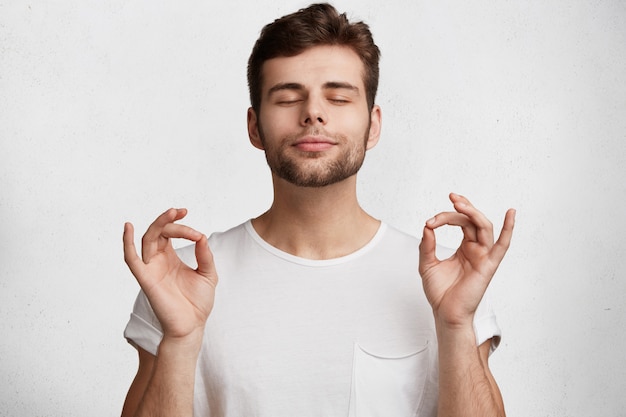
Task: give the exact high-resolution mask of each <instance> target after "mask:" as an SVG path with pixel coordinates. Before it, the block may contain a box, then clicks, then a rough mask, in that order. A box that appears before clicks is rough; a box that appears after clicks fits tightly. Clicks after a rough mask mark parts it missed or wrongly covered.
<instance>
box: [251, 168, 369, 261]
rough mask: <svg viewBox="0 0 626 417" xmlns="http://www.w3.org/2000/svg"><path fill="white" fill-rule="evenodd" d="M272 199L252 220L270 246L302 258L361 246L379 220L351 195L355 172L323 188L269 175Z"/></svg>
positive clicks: (338, 254) (338, 253) (327, 256)
mask: <svg viewBox="0 0 626 417" xmlns="http://www.w3.org/2000/svg"><path fill="white" fill-rule="evenodd" d="M273 183H274V201H273V203H272V206H271V207H270V209H269V210H268V211H267V212H265V213H264V214H263V215H261V216H260V217H258V218H256V219H254V220H253V221H252V224H253V226H254V228H255V230H256V231H257V233H258V234H259V235H260V236H261V237H262V238H263V239H264V240H265V241H266V242H268V243H269V244H270V245H272V246H274V247H276V248H278V249H280V250H282V251H284V252H287V253H290V254H292V255H295V256H299V257H302V258H308V259H332V258H338V257H341V256H345V255H348V254H350V253H352V252H355V251H356V250H358V249H360V248H362V247H363V246H365V245H366V244H367V243H368V242H369V241H370V240H371V239H372V238H373V237H374V235H375V234H376V232H377V231H378V227H379V225H380V222H379V221H378V220H376V219H374V218H373V217H371V216H370V215H369V214H367V213H366V212H365V211H364V210H363V209H362V208H361V206H360V205H359V203H358V200H357V197H356V176H352V177H350V178H348V179H346V180H344V181H341V182H339V183H336V184H332V185H329V186H326V187H319V188H309V187H297V186H294V185H293V184H290V183H288V182H286V181H284V180H282V179H280V178H275V177H274V178H273Z"/></svg>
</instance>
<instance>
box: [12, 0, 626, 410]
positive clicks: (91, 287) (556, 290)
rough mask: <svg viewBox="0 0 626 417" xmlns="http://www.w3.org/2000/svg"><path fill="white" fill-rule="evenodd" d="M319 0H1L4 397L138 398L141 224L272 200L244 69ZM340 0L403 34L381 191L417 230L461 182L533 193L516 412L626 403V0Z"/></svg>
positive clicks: (513, 254) (386, 58)
mask: <svg viewBox="0 0 626 417" xmlns="http://www.w3.org/2000/svg"><path fill="white" fill-rule="evenodd" d="M307 4H308V3H307V2H301V1H291V0H281V1H269V0H259V1H256V2H250V3H248V2H244V1H241V0H239V1H231V2H228V3H227V2H224V3H223V4H211V3H209V2H201V1H191V0H184V1H181V2H176V3H174V2H164V1H146V0H135V1H121V0H104V1H95V0H84V1H77V0H68V1H63V2H60V1H58V2H44V1H41V0H33V1H30V2H22V1H15V0H14V1H8V2H1V3H0V143H1V150H0V187H1V189H0V219H1V229H0V233H1V234H0V371H1V374H2V375H3V378H2V381H0V415H2V416H29V417H32V416H65V417H71V416H85V415H90V416H109V415H116V414H118V413H119V411H120V409H121V405H122V402H123V399H124V395H125V392H126V390H127V388H128V385H129V384H130V381H131V379H132V376H133V375H134V372H135V369H136V368H135V367H136V356H135V353H134V350H133V349H132V348H131V347H130V346H128V345H127V343H126V342H125V340H124V339H123V338H122V330H123V328H124V326H125V324H126V321H127V319H128V314H129V312H130V309H131V307H132V302H133V300H134V297H135V295H136V292H137V290H138V285H137V284H136V282H135V281H134V279H133V278H132V276H131V275H130V273H129V272H128V271H127V270H126V267H125V265H124V264H123V261H122V251H121V233H122V225H123V222H124V221H126V220H131V221H133V222H134V223H135V226H136V228H137V229H138V230H139V231H143V230H145V227H147V225H148V224H149V223H150V222H151V221H152V219H153V218H154V217H155V216H156V215H157V214H158V213H160V212H162V211H163V210H164V209H166V208H168V207H171V206H184V207H187V208H188V209H189V210H190V214H189V216H188V219H187V224H190V225H192V226H194V227H196V228H199V229H201V230H203V231H206V232H210V231H216V230H224V229H226V228H228V227H230V226H232V225H235V224H237V223H239V222H241V221H243V220H245V219H247V218H249V217H253V216H256V215H257V214H259V213H260V212H262V211H263V210H265V208H266V207H267V206H268V204H269V203H270V199H271V189H270V181H269V174H268V170H267V168H266V167H265V162H264V158H263V156H262V154H261V153H260V152H258V151H256V150H255V149H253V148H252V147H251V146H250V145H249V144H248V141H247V136H246V129H245V114H246V108H247V106H248V102H247V88H246V82H245V64H246V60H247V57H248V54H249V51H250V48H251V47H252V44H253V42H254V40H255V39H256V37H257V35H258V32H259V30H260V28H261V26H262V25H264V24H265V23H267V22H269V21H271V20H273V19H274V18H276V17H278V16H280V15H283V14H285V13H288V12H291V11H294V10H295V9H297V8H299V7H302V6H306V5H307ZM335 4H336V6H337V7H338V8H339V9H340V10H346V11H348V12H349V14H350V15H351V16H353V17H356V18H359V19H364V20H365V21H367V22H368V23H370V26H371V28H372V30H373V32H374V35H375V38H376V40H377V43H378V44H379V46H380V47H381V49H382V51H383V59H382V63H381V71H382V79H381V85H380V93H379V97H378V103H379V104H380V105H381V106H382V108H383V117H384V127H383V136H382V139H381V143H380V144H379V145H378V147H377V148H375V149H374V150H372V151H371V152H370V154H369V156H368V158H367V160H366V163H365V167H364V169H363V171H362V174H361V178H360V197H361V200H362V203H363V205H364V206H365V208H366V209H368V210H369V211H370V212H371V213H372V214H374V215H375V216H377V217H380V218H383V219H385V220H386V221H387V222H389V223H391V224H393V225H395V226H398V227H400V228H402V229H404V230H407V231H411V232H413V233H415V234H418V233H419V232H420V230H421V226H422V224H423V222H424V221H425V220H426V219H427V218H429V217H430V216H431V215H433V214H435V213H436V212H439V211H442V210H446V209H447V208H448V207H449V205H448V201H447V193H448V192H450V191H455V192H460V193H463V194H465V195H467V196H469V197H470V198H471V199H472V201H474V202H475V204H476V205H477V206H479V207H480V208H481V209H482V210H483V211H484V212H485V213H487V214H488V215H489V216H490V218H492V220H493V221H494V223H495V224H497V225H499V224H501V221H502V219H503V215H504V212H505V210H506V209H507V208H508V207H510V206H512V207H516V208H517V209H518V223H517V228H516V232H515V236H514V242H513V246H512V248H511V250H510V253H509V254H508V256H507V258H506V259H505V262H504V264H503V265H502V267H501V269H500V271H499V273H498V275H497V276H496V280H495V281H494V283H493V285H492V287H493V292H494V293H495V295H496V302H495V304H496V308H497V309H498V313H499V321H500V324H501V326H502V327H503V329H504V332H505V333H504V338H503V343H502V345H501V348H500V349H499V351H498V352H497V353H496V354H495V355H494V356H493V357H492V361H491V362H492V367H493V370H494V374H495V375H496V378H497V380H498V381H499V384H500V386H501V389H502V391H503V395H504V397H505V402H506V404H507V409H508V413H509V415H511V416H576V417H578V416H580V417H586V416H592V415H597V416H600V415H601V416H624V415H625V414H624V409H625V408H626V399H625V397H624V395H623V393H624V392H625V391H626V356H625V355H624V353H623V352H624V351H625V350H626V338H625V337H624V329H625V325H626V311H625V295H624V294H626V280H625V276H624V275H625V272H626V256H624V251H625V249H626V237H625V236H626V221H625V219H624V209H623V205H624V203H625V202H626V198H625V197H626V183H625V181H624V174H625V168H624V167H625V164H626V118H625V117H624V115H625V114H626V3H624V2H621V1H618V0H612V1H611V0H605V1H583V0H570V1H565V0H560V1H551V2H543V1H536V0H531V1H528V2H487V1H475V2H463V1H458V0H447V1H441V2H427V1H421V0H420V1H408V0H390V1H387V2H375V1H372V0H365V1H356V0H340V1H337V2H336V3H335ZM457 238H458V234H457V233H455V232H454V231H448V232H443V233H442V234H441V240H442V241H443V242H444V243H447V244H449V245H453V244H454V243H455V242H456V239H457Z"/></svg>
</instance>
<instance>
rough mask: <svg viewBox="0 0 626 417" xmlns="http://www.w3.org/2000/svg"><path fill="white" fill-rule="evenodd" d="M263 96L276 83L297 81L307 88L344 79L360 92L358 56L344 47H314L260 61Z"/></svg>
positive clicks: (360, 81)
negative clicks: (289, 55)
mask: <svg viewBox="0 0 626 417" xmlns="http://www.w3.org/2000/svg"><path fill="white" fill-rule="evenodd" d="M262 74H263V77H262V79H263V87H262V90H263V95H265V93H267V91H269V89H270V88H272V86H274V85H276V84H280V83H299V84H302V85H304V86H305V87H307V88H315V87H319V86H322V85H323V84H325V83H327V82H336V81H338V82H341V81H342V82H348V83H350V84H352V85H355V86H356V87H358V88H359V90H361V91H363V89H364V83H363V74H364V66H363V62H361V59H360V58H359V56H358V55H357V54H356V53H355V52H354V51H353V50H352V49H350V48H348V47H345V46H330V45H324V46H315V47H312V48H309V49H307V50H305V51H304V52H302V53H300V54H298V55H295V56H291V57H277V58H272V59H269V60H267V61H265V62H264V63H263V68H262Z"/></svg>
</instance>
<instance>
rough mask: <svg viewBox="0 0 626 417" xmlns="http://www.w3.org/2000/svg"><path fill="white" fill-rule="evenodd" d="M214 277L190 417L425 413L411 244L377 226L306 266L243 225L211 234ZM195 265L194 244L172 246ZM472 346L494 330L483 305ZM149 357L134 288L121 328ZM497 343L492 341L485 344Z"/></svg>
mask: <svg viewBox="0 0 626 417" xmlns="http://www.w3.org/2000/svg"><path fill="white" fill-rule="evenodd" d="M209 245H210V247H211V250H212V252H213V254H214V259H215V264H216V268H217V272H218V275H219V284H218V286H217V292H216V299H215V306H214V308H213V311H212V312H211V315H210V316H209V319H208V321H207V324H206V330H205V333H204V340H203V345H202V349H201V352H200V356H199V358H198V364H197V370H196V383H195V395H194V416H196V417H200V416H203V417H204V416H210V417H217V416H229V417H234V416H238V417H239V416H240V417H251V416H258V417H294V416H298V417H306V416H311V417H322V416H325V417H326V416H329V417H373V416H393V417H404V416H407V417H408V416H434V415H435V414H436V405H437V392H438V386H437V372H438V370H437V339H436V336H435V329H434V319H433V314H432V310H431V307H430V305H429V303H428V301H427V300H426V297H425V295H424V291H423V287H422V282H421V278H420V276H419V273H418V256H419V251H418V246H419V240H418V239H416V238H414V237H411V236H409V235H406V234H404V233H402V232H399V231H397V230H396V229H393V228H392V227H390V226H387V225H386V224H384V223H383V224H382V225H381V226H380V228H379V230H378V232H377V234H376V235H375V237H374V238H373V239H372V240H371V241H370V242H369V243H368V244H367V245H366V246H364V247H363V248H361V249H360V250H358V251H356V252H354V253H352V254H350V255H348V256H344V257H341V258H337V259H330V260H309V259H303V258H299V257H296V256H293V255H290V254H288V253H285V252H283V251H281V250H279V249H277V248H275V247H273V246H270V245H269V244H268V243H266V242H265V241H264V240H262V239H261V237H260V236H259V235H258V234H257V233H256V231H255V230H254V228H253V227H252V224H251V222H250V221H248V222H246V223H244V224H242V225H240V226H237V227H235V228H233V229H231V230H229V231H227V232H224V233H216V234H213V235H212V236H211V237H210V239H209ZM178 253H179V256H180V257H181V259H183V261H185V262H186V263H188V264H189V265H191V266H194V265H195V258H194V248H193V246H188V247H185V248H183V249H180V250H179V251H178ZM474 329H475V333H476V342H477V344H481V343H483V342H484V341H486V340H488V339H490V338H493V339H492V341H493V344H492V347H493V348H495V346H496V345H497V342H498V340H499V336H500V329H499V328H498V325H497V323H496V320H495V316H494V314H493V312H492V311H491V308H490V306H489V305H488V304H487V302H486V301H485V300H483V302H482V303H481V306H480V307H479V310H478V311H477V313H476V315H475V319H474ZM124 334H125V337H126V338H127V339H128V340H129V341H130V342H131V343H133V344H135V345H138V346H141V347H142V348H143V349H145V350H147V351H148V352H151V353H153V354H155V355H156V354H157V351H158V345H159V343H160V341H161V338H162V333H161V327H160V325H159V322H158V320H157V319H156V317H155V316H154V313H153V312H152V309H151V308H150V305H149V303H148V301H147V299H146V297H145V295H143V293H140V294H139V296H138V297H137V301H136V303H135V306H134V310H133V313H132V314H131V318H130V321H129V323H128V325H127V327H126V330H125V333H124ZM494 336H496V337H494Z"/></svg>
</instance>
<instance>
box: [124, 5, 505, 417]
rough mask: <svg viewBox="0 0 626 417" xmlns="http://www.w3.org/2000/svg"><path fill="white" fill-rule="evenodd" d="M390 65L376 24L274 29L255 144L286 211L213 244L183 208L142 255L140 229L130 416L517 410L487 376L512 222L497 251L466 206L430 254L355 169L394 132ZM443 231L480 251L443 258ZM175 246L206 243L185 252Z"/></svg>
mask: <svg viewBox="0 0 626 417" xmlns="http://www.w3.org/2000/svg"><path fill="white" fill-rule="evenodd" d="M378 59H379V51H378V48H377V47H376V45H375V44H374V42H373V40H372V37H371V34H370V32H369V29H368V27H367V25H365V24H364V23H361V22H360V23H349V22H348V21H347V19H346V17H345V15H339V14H338V13H337V12H336V10H335V9H334V8H333V7H332V6H329V5H327V4H318V5H312V6H310V7H308V8H306V9H302V10H300V11H298V12H296V13H294V14H291V15H288V16H285V17H283V18H281V19H279V20H277V21H275V22H274V23H272V24H270V25H268V26H266V27H265V28H264V30H263V31H262V33H261V36H260V38H259V40H258V41H257V43H256V45H255V47H254V49H253V51H252V55H251V57H250V60H249V67H248V81H249V87H250V96H251V102H252V107H251V108H250V109H249V110H248V133H249V137H250V141H251V143H252V144H253V145H254V146H255V147H257V148H259V149H262V150H263V151H265V155H266V159H267V162H268V165H269V167H270V169H271V173H272V180H273V186H274V200H273V203H272V205H271V207H270V208H269V210H268V211H267V212H265V213H264V214H262V215H261V216H259V217H257V218H255V219H253V220H251V221H248V222H246V223H244V224H242V225H240V226H238V227H235V228H233V229H231V230H229V231H227V232H225V233H219V234H214V235H212V236H211V238H210V239H207V237H206V236H205V235H203V234H202V233H200V232H198V231H196V230H193V229H191V228H189V227H187V226H184V225H181V224H178V223H176V221H178V220H181V219H182V218H183V217H184V216H185V215H186V210H184V209H170V210H167V211H166V212H165V213H163V214H162V215H161V216H159V217H158V218H157V219H156V220H155V222H154V223H153V224H152V225H151V226H150V227H149V228H148V230H147V232H146V234H145V235H144V238H143V241H142V248H141V252H142V257H141V258H140V257H139V256H138V255H137V252H136V249H135V247H134V243H133V228H132V225H131V224H128V223H127V224H126V225H125V229H124V254H125V260H126V262H127V264H128V266H129V268H130V270H131V271H132V273H133V275H134V276H135V277H136V278H137V280H138V282H139V284H140V286H141V288H142V292H141V293H140V295H139V297H138V298H137V302H136V303H135V308H134V311H133V314H132V315H131V320H130V322H129V324H128V326H127V328H126V332H125V335H126V337H127V338H128V340H129V341H130V342H131V343H132V344H133V345H135V346H136V348H137V350H138V351H139V370H138V372H137V376H136V378H135V380H134V381H133V384H132V386H131V388H130V390H129V393H128V396H127V399H126V402H125V405H124V410H123V412H122V415H123V416H191V415H195V416H271V417H280V416H285V417H286V416H289V417H293V416H351V417H355V416H358V417H363V416H393V417H402V416H414V415H420V416H421V415H423V416H435V415H438V416H459V415H463V416H481V417H485V416H501V415H504V406H503V403H502V398H501V395H500V393H499V390H498V387H497V385H496V383H495V381H494V379H493V377H492V374H491V372H490V371H489V366H488V356H489V353H490V351H491V349H492V348H495V347H496V346H497V342H498V340H499V329H498V327H497V324H496V323H495V318H494V317H493V314H492V313H491V311H490V309H489V307H488V306H487V305H485V303H481V300H482V298H483V295H484V293H485V291H486V289H487V286H488V284H489V282H490V280H491V278H492V277H493V274H494V273H495V270H496V268H497V267H498V265H499V263H500V261H501V260H502V258H503V257H504V255H505V253H506V251H507V248H508V245H509V242H510V239H511V235H512V230H513V223H514V211H513V210H509V212H507V215H506V217H505V222H504V226H503V230H502V232H501V235H500V237H499V238H498V240H497V242H496V243H495V244H494V236H493V230H492V226H491V224H490V222H489V221H488V220H487V219H486V218H485V216H483V215H482V214H481V213H480V212H479V211H478V210H476V209H475V208H474V207H473V206H472V204H471V203H470V202H469V201H468V200H467V199H466V198H464V197H462V196H459V195H455V194H451V195H450V199H451V201H452V203H453V206H454V209H455V211H452V212H445V213H440V214H438V215H436V216H435V217H433V218H432V219H431V220H429V221H428V222H427V223H426V225H425V227H424V231H423V236H422V241H421V243H420V242H419V241H418V240H417V239H415V238H412V237H410V236H408V235H405V234H403V233H401V232H399V231H397V230H395V229H393V228H391V227H390V226H388V225H386V224H385V223H382V222H380V221H379V220H376V219H374V218H373V217H371V216H370V215H368V214H367V213H366V212H365V211H364V210H363V209H362V208H361V207H360V205H359V203H358V201H357V198H356V174H357V172H358V170H359V168H360V166H361V164H362V162H363V159H364V157H365V153H366V151H367V150H368V149H371V148H372V147H373V146H375V145H376V143H377V141H378V139H379V135H380V129H381V109H380V108H379V107H378V106H377V105H375V104H374V103H375V94H376V88H377V84H378ZM445 224H448V225H453V226H459V227H461V228H462V229H463V233H464V239H463V242H462V243H461V245H460V247H459V248H458V249H457V250H456V252H454V254H452V256H450V257H449V258H447V259H446V260H443V261H440V260H439V259H438V258H437V257H436V255H435V248H436V243H435V234H434V230H435V229H436V228H438V227H440V226H442V225H445ZM172 238H183V239H188V240H190V241H192V242H194V243H195V245H192V246H189V247H187V248H183V249H181V250H179V251H174V250H173V249H172V246H171V243H170V239H172ZM418 246H419V251H418ZM418 269H419V273H420V274H421V279H420V278H419V276H418ZM218 276H219V282H220V285H219V287H218V286H217V283H218ZM479 304H480V305H479Z"/></svg>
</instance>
